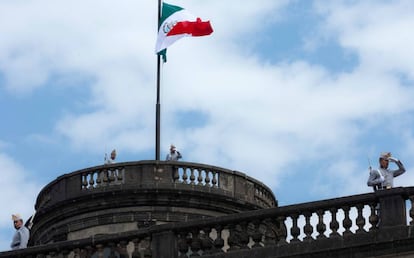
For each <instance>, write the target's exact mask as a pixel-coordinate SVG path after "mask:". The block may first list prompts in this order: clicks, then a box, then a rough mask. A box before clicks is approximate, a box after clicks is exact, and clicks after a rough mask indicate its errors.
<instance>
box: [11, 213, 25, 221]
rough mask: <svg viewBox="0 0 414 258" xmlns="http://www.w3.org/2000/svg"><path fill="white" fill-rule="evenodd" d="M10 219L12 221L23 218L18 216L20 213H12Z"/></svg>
mask: <svg viewBox="0 0 414 258" xmlns="http://www.w3.org/2000/svg"><path fill="white" fill-rule="evenodd" d="M12 220H13V221H17V220H23V219H22V217H21V216H20V214H17V213H16V214H12Z"/></svg>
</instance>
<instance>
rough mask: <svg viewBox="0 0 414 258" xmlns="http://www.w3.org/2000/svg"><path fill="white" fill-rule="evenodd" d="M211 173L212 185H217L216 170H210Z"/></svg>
mask: <svg viewBox="0 0 414 258" xmlns="http://www.w3.org/2000/svg"><path fill="white" fill-rule="evenodd" d="M212 173H213V179H212V180H211V183H212V185H213V187H218V180H217V177H218V174H217V172H216V171H212Z"/></svg>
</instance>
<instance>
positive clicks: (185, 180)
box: [183, 167, 188, 184]
mask: <svg viewBox="0 0 414 258" xmlns="http://www.w3.org/2000/svg"><path fill="white" fill-rule="evenodd" d="M187 179H188V175H187V168H186V167H183V184H187Z"/></svg>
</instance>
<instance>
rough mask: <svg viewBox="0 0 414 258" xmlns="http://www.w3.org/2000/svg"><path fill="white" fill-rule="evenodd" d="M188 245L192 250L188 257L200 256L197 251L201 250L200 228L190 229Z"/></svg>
mask: <svg viewBox="0 0 414 258" xmlns="http://www.w3.org/2000/svg"><path fill="white" fill-rule="evenodd" d="M190 247H191V252H192V253H191V255H190V257H194V256H200V254H199V253H198V252H199V251H200V250H201V239H200V230H198V229H193V230H192V233H191V244H190Z"/></svg>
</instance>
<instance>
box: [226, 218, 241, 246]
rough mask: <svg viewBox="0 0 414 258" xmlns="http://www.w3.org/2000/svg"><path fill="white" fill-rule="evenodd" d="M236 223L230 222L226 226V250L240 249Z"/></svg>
mask: <svg viewBox="0 0 414 258" xmlns="http://www.w3.org/2000/svg"><path fill="white" fill-rule="evenodd" d="M236 227H237V226H236V225H234V224H230V225H229V226H228V229H229V237H228V238H227V243H228V244H229V249H228V251H234V250H239V249H240V239H239V236H238V233H237V231H236Z"/></svg>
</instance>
